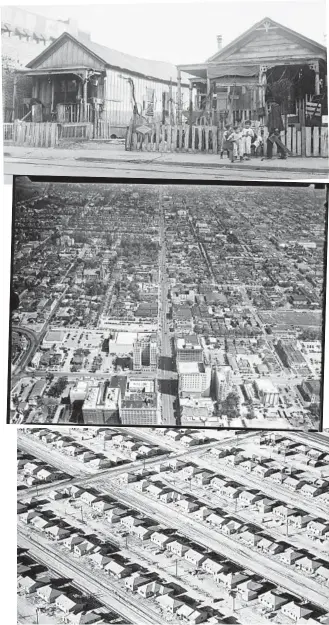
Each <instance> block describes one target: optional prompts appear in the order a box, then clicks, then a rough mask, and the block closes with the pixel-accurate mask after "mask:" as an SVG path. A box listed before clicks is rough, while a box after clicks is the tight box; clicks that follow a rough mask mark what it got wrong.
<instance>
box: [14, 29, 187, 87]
mask: <svg viewBox="0 0 329 625" xmlns="http://www.w3.org/2000/svg"><path fill="white" fill-rule="evenodd" d="M68 40H69V41H72V42H74V43H75V44H76V45H78V46H79V47H81V49H82V50H83V51H84V52H87V53H89V54H90V55H91V56H92V57H93V58H94V59H95V61H98V63H99V62H100V63H101V64H102V65H104V68H105V67H113V68H116V69H121V70H122V71H127V72H131V73H133V74H138V75H140V76H144V77H145V78H150V79H152V78H153V79H155V80H161V81H165V82H170V80H171V81H172V82H173V83H176V82H177V68H176V66H175V65H172V64H171V63H166V62H164V61H152V60H148V59H140V58H138V57H135V56H132V55H130V54H126V53H124V52H119V51H118V50H113V49H112V48H107V47H106V46H103V45H100V44H98V43H95V42H94V41H89V40H86V39H82V38H79V37H73V35H70V34H69V33H66V32H65V33H63V34H62V35H60V37H58V38H57V39H56V40H55V41H53V43H51V44H50V45H49V46H48V47H47V48H46V49H45V50H43V52H41V54H39V55H38V56H37V57H36V58H35V59H33V61H30V62H29V63H28V64H27V66H26V67H28V68H30V69H36V68H37V67H38V65H40V63H41V62H42V61H43V60H44V59H45V58H47V57H49V56H50V55H51V54H52V53H53V52H54V51H55V50H57V49H58V47H59V46H60V45H62V44H63V43H64V42H66V41H68ZM92 69H94V68H92ZM182 81H183V82H185V83H186V84H187V74H185V75H182Z"/></svg>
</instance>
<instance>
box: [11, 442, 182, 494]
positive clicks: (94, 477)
mask: <svg viewBox="0 0 329 625" xmlns="http://www.w3.org/2000/svg"><path fill="white" fill-rule="evenodd" d="M26 443H27V445H28V447H27V446H26V449H28V448H29V453H33V455H35V456H36V457H37V458H38V457H40V459H43V455H44V454H42V456H41V455H39V449H38V447H37V446H36V445H34V441H32V440H31V441H29V439H27V441H26ZM45 453H46V451H45ZM55 453H56V460H55V462H56V464H54V466H58V467H59V468H61V469H62V471H65V470H66V471H67V472H68V470H67V469H68V468H69V467H68V465H67V460H68V456H66V455H65V453H61V459H62V464H61V463H60V460H59V458H58V454H59V453H60V452H57V451H56V450H55V449H52V448H51V447H50V446H49V447H48V448H47V455H46V457H47V462H48V463H50V464H53V455H54V454H55ZM178 455H180V454H177V456H178ZM167 457H168V454H167V453H166V452H165V451H164V453H163V455H161V456H156V457H153V458H148V459H146V460H135V461H134V462H130V463H129V464H123V465H120V466H119V467H111V468H109V469H103V470H101V471H97V472H95V473H92V474H90V473H88V472H87V471H85V473H84V474H82V475H76V476H75V477H73V478H69V479H67V480H62V481H61V482H56V483H55V482H52V483H51V484H49V483H47V484H44V485H40V486H38V487H35V486H31V487H30V488H26V489H24V491H19V492H18V493H17V498H18V499H25V498H26V497H31V496H32V495H40V494H41V493H42V494H46V493H47V492H49V491H51V490H54V488H55V485H56V486H62V485H63V486H64V485H65V484H67V483H68V482H70V484H71V485H72V486H73V485H76V486H85V487H86V488H87V487H88V486H89V485H90V484H93V483H94V482H98V481H99V480H100V479H101V478H103V477H106V476H109V477H113V476H114V475H120V474H121V473H126V472H127V471H134V470H136V471H137V470H138V469H142V468H144V467H149V466H152V465H153V464H157V463H158V462H161V461H163V460H164V459H166V458H167ZM70 462H71V463H72V465H73V463H74V462H76V464H77V465H78V461H77V460H74V459H70ZM70 467H71V471H70V472H71V473H72V466H71V465H70ZM79 470H80V469H79V468H77V469H75V471H79ZM82 471H83V467H81V472H82Z"/></svg>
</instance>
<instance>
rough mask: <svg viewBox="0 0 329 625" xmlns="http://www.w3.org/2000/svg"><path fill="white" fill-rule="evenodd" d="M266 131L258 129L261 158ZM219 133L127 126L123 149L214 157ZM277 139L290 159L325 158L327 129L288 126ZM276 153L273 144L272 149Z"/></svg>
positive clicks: (207, 128) (215, 130)
mask: <svg viewBox="0 0 329 625" xmlns="http://www.w3.org/2000/svg"><path fill="white" fill-rule="evenodd" d="M268 134H269V133H268V129H267V128H266V127H264V128H263V129H262V137H263V140H264V148H263V149H264V156H266V139H267V137H268ZM222 137H223V131H222V130H219V129H218V127H217V126H187V125H185V126H183V125H182V126H170V125H167V124H166V125H165V124H159V123H158V124H154V125H153V126H151V127H150V130H149V132H148V133H146V134H144V133H142V132H138V131H137V129H136V128H135V127H133V126H131V125H130V126H129V128H128V131H127V136H126V150H131V151H138V150H139V151H145V152H194V153H195V152H204V153H207V154H217V153H218V152H220V151H221V145H222ZM281 140H282V142H283V143H284V145H285V146H286V147H287V148H288V150H289V151H290V153H291V155H292V156H322V157H328V127H327V126H323V127H321V128H320V127H316V126H315V127H302V128H301V130H297V129H296V128H295V127H288V129H287V130H285V131H283V132H282V133H281ZM273 154H274V155H275V154H276V145H274V146H273Z"/></svg>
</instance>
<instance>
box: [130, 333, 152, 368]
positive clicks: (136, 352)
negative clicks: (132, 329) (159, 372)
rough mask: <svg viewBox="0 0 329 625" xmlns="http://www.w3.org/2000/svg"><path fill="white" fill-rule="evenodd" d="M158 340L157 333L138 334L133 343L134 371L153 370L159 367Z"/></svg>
mask: <svg viewBox="0 0 329 625" xmlns="http://www.w3.org/2000/svg"><path fill="white" fill-rule="evenodd" d="M157 353H158V349H157V341H156V335H153V334H152V335H151V336H143V337H141V336H139V335H138V336H137V339H136V341H135V342H134V345H133V369H134V371H142V370H151V371H155V370H156V367H157Z"/></svg>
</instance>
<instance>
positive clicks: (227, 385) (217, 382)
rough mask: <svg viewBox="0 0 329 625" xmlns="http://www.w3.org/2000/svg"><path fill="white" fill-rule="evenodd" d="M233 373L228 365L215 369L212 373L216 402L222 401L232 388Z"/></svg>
mask: <svg viewBox="0 0 329 625" xmlns="http://www.w3.org/2000/svg"><path fill="white" fill-rule="evenodd" d="M232 379H233V372H232V369H231V367H230V366H229V365H224V366H223V367H217V369H215V373H214V387H215V394H216V399H217V401H219V402H220V401H224V399H226V397H227V395H228V394H229V392H230V391H231V388H232Z"/></svg>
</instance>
